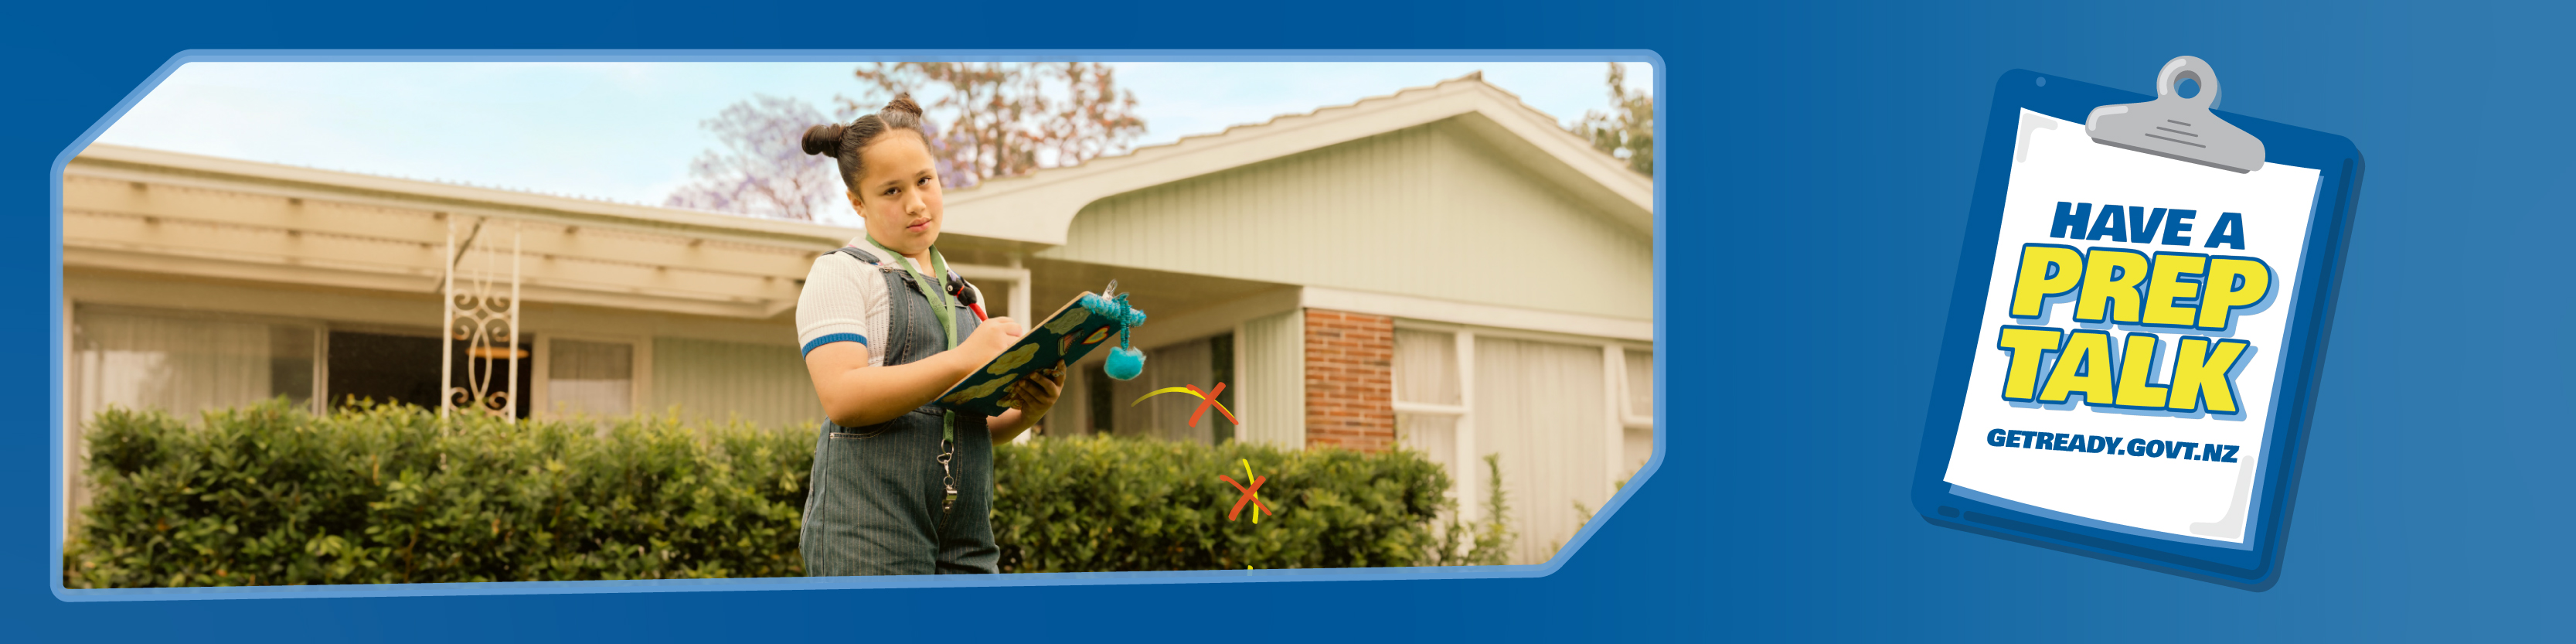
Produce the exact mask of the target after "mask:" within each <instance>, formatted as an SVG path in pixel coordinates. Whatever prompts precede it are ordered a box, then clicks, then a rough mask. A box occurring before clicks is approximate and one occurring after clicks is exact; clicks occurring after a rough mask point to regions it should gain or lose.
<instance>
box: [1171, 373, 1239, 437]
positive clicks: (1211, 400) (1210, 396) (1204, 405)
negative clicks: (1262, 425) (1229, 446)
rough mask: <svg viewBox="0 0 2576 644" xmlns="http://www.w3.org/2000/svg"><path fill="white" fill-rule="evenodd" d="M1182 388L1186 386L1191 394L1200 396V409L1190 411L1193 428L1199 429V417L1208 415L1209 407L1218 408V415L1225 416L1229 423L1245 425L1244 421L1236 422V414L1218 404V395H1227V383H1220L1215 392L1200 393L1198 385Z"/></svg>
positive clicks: (1217, 384)
mask: <svg viewBox="0 0 2576 644" xmlns="http://www.w3.org/2000/svg"><path fill="white" fill-rule="evenodd" d="M1182 386H1184V387H1189V388H1190V393H1193V394H1198V396H1199V408H1198V409H1195V410H1192V411H1190V426H1191V427H1197V426H1199V416H1202V415H1205V414H1207V410H1208V408H1209V407H1215V408H1216V413H1220V414H1225V419H1226V421H1227V422H1231V423H1234V424H1237V425H1241V424H1243V421H1240V420H1235V419H1234V412H1232V411H1229V410H1227V409H1226V408H1225V405H1219V404H1216V395H1217V394H1221V393H1225V383H1222V382H1220V383H1216V389H1215V390H1213V391H1199V386H1198V385H1182Z"/></svg>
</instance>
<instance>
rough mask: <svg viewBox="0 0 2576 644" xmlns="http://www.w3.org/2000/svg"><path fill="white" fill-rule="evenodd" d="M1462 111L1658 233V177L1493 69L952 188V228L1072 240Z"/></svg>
mask: <svg viewBox="0 0 2576 644" xmlns="http://www.w3.org/2000/svg"><path fill="white" fill-rule="evenodd" d="M1453 118H1455V119H1458V120H1459V122H1460V123H1461V124H1463V125H1465V126H1466V129H1467V130H1468V131H1470V132H1473V133H1475V134H1477V135H1478V136H1479V137H1481V138H1483V139H1485V140H1486V141H1487V142H1489V143H1491V144H1493V146H1494V148H1495V149H1496V150H1498V151H1500V152H1501V153H1502V154H1503V155H1504V156H1506V157H1508V158H1510V159H1511V160H1512V161H1514V162H1516V163H1517V164H1519V165H1521V166H1522V167H1524V168H1527V169H1529V170H1531V171H1532V173H1533V174H1535V175H1537V176H1540V177H1544V178H1546V179H1548V180H1549V181H1551V182H1552V183H1555V184H1556V186H1557V187H1558V188H1560V189H1563V190H1565V191H1566V192H1567V193H1568V194H1571V195H1573V196H1575V197H1577V198H1579V199H1582V200H1584V201H1586V202H1589V203H1591V204H1593V205H1595V206H1596V207H1599V208H1600V209H1601V210H1602V212H1605V213H1608V214H1610V215H1611V216H1612V217H1613V218H1615V219H1617V220H1618V221H1620V222H1621V223H1624V224H1626V225H1629V226H1632V227H1634V228H1636V229H1637V230H1638V231H1640V232H1646V233H1652V232H1653V230H1654V180H1653V179H1651V178H1648V177H1645V176H1641V175H1638V174H1637V173H1635V172H1632V171H1630V170H1628V168H1627V164H1625V163H1624V162H1621V161H1620V160H1618V159H1616V158H1612V157H1611V156H1610V155H1607V154H1602V153H1601V152H1599V151H1597V150H1594V149H1592V146H1591V144H1590V143H1589V142H1586V141H1584V140H1583V139H1582V138H1581V137H1577V136H1575V135H1574V133H1572V132H1567V131H1565V130H1564V128H1562V127H1559V126H1558V125H1557V123H1556V120H1555V119H1554V118H1551V117H1549V116H1548V115H1547V114H1545V113H1542V112H1539V111H1538V110H1536V109H1533V108H1531V107H1529V106H1528V105H1525V104H1522V103H1521V102H1520V98H1519V97H1517V96H1513V95H1512V94H1511V93H1510V92H1506V91H1503V89H1502V88H1499V87H1495V86H1493V85H1491V84H1488V83H1486V82H1485V81H1484V79H1483V78H1482V74H1481V73H1478V74H1469V75H1467V76H1463V77H1459V78H1454V79H1450V80H1446V81H1442V82H1440V83H1438V84H1435V85H1431V86H1428V87H1416V88H1411V89H1406V90H1403V91H1399V92H1396V93H1395V94H1392V95H1387V96H1379V97H1374V98H1366V99H1361V100H1360V101H1359V102H1356V103H1352V104H1349V105H1341V106H1334V107H1326V108H1322V109H1318V110H1315V111H1313V112H1308V113H1305V114H1291V115H1284V116H1280V117H1277V118H1273V119H1271V120H1270V121H1268V122H1265V123H1259V124H1253V125H1238V126H1234V127H1230V128H1226V129H1225V131H1223V132H1218V133H1216V134H1205V135H1198V136H1190V137H1183V138H1182V139H1181V140H1179V141H1174V142H1172V143H1169V144H1164V145H1157V146H1151V147H1146V148H1142V149H1138V150H1136V151H1134V152H1131V153H1128V154H1124V155H1120V156H1115V157H1105V158H1099V159H1093V160H1091V161H1089V162H1086V163H1083V164H1081V165H1075V166H1070V167H1063V168H1050V169H1046V170H1040V171H1037V172H1034V173H1030V174H1028V175H1025V176H1018V177H1005V178H999V179H990V180H987V181H985V182H984V183H983V184H982V185H979V186H976V187H974V188H970V189H966V190H960V191H956V192H952V193H949V195H948V197H947V203H946V205H945V210H946V213H945V214H946V220H947V221H946V222H944V223H943V224H942V228H943V229H944V230H945V231H947V232H951V233H962V234H967V235H973V236H977V237H989V238H996V239H1007V240H1013V241H1021V242H1028V243H1034V244H1044V245H1062V244H1064V243H1065V239H1066V235H1067V233H1068V231H1069V230H1070V229H1071V227H1072V225H1073V217H1074V215H1075V214H1077V213H1079V212H1081V211H1082V209H1083V207H1084V206H1088V205H1090V204H1091V203H1092V202H1094V201H1098V200H1100V199H1102V198H1105V197H1109V196H1113V195H1117V194H1121V193H1126V192H1131V191H1135V190H1140V189H1144V188H1148V187H1152V186H1156V185H1161V184H1166V183H1171V182H1174V181H1179V180H1182V179H1187V178H1190V177H1194V176H1199V175H1204V174H1210V173H1215V172H1221V171H1224V170H1228V169H1232V168H1237V167H1242V166H1246V165H1251V164H1254V163H1259V162H1262V161H1268V160H1271V159H1277V158H1280V157H1285V156H1290V155H1294V154H1298V153H1301V152H1306V151H1309V150H1314V149H1318V148H1323V147H1327V146H1332V145H1336V144H1340V143H1346V142H1349V141H1354V140H1358V139H1361V138H1366V137H1369V136H1374V135H1378V134H1384V133H1387V132H1393V131H1396V130H1401V129H1405V128H1409V127H1414V126H1418V125H1423V124H1427V123H1432V122H1435V121H1441V120H1446V119H1453Z"/></svg>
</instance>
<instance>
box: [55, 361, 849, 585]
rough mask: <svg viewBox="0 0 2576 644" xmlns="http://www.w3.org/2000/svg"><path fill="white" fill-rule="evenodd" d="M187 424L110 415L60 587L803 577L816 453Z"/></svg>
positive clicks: (464, 430) (654, 429) (688, 432)
mask: <svg viewBox="0 0 2576 644" xmlns="http://www.w3.org/2000/svg"><path fill="white" fill-rule="evenodd" d="M205 420H206V422H205V426H204V427H202V428H189V427H186V426H185V425H183V424H181V423H179V422H178V421H176V420H174V419H172V418H170V417H168V416H166V415H162V414H157V413H153V414H146V413H135V412H130V411H123V410H111V411H108V412H105V413H102V414H100V415H99V416H98V417H97V418H95V419H94V421H93V422H92V423H91V425H90V462H89V473H90V476H91V477H92V479H93V481H95V483H94V486H93V489H94V490H96V492H95V494H94V496H93V497H92V502H91V505H90V506H89V507H88V508H87V509H86V510H85V512H86V516H85V517H84V520H83V521H82V522H81V525H80V529H79V531H78V533H76V534H75V535H74V537H73V539H72V540H71V542H70V543H68V544H66V547H65V548H64V555H63V556H64V562H63V565H64V577H65V579H64V583H65V584H66V585H67V586H69V587H72V588H130V587H146V586H234V585H283V584H349V583H402V582H460V581H539V580H576V579H668V578H689V577H760V576H784V575H798V574H802V573H803V571H802V566H803V561H802V560H801V559H800V558H799V557H798V556H797V551H796V539H797V530H796V528H797V519H798V511H799V510H800V509H801V508H802V507H803V505H804V500H805V494H804V491H803V490H804V486H805V475H806V464H807V463H809V462H810V461H811V460H812V458H813V455H812V451H813V447H812V442H811V440H812V439H810V438H805V437H804V435H801V434H790V433H786V432H777V431H760V430H754V429H750V428H746V427H739V426H735V427H722V428H715V429H712V430H705V431H700V430H694V429H691V428H687V427H683V426H681V425H679V424H678V423H677V422H675V421H672V420H668V419H650V418H646V419H636V420H630V421H627V422H624V423H620V424H617V425H615V426H613V427H610V428H608V429H607V430H606V431H605V432H604V433H602V432H599V431H598V430H594V429H593V428H592V427H590V426H587V425H573V424H566V423H550V422H537V423H528V424H524V425H517V426H513V425H509V424H505V423H502V422H499V421H497V420H494V419H490V418H487V417H483V416H479V415H473V414H458V415H457V416H456V417H455V418H454V419H452V420H450V421H448V422H446V423H444V424H442V423H441V421H440V419H439V418H438V416H437V414H436V413H434V412H428V411H424V410H421V409H419V408H415V407H400V406H385V405H377V406H371V407H366V408H349V409H344V410H342V411H340V412H339V413H336V414H333V415H330V416H323V417H315V416H311V415H308V414H305V413H303V412H301V411H299V410H295V409H291V408H289V407H288V406H286V405H284V404H283V403H270V404H263V405H257V406H252V407H248V408H243V409H236V410H227V411H217V412H210V413H208V414H207V415H206V418H205Z"/></svg>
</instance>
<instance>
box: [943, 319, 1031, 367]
mask: <svg viewBox="0 0 2576 644" xmlns="http://www.w3.org/2000/svg"><path fill="white" fill-rule="evenodd" d="M1027 334H1028V330H1027V329H1025V328H1022V327H1021V326H1020V321H1019V320H1013V319H1010V318H993V319H989V320H985V321H984V323H983V324H981V325H977V326H976V327H975V332H974V333H972V334H968V335H967V336H966V341H964V342H959V343H957V348H956V349H953V351H956V352H957V354H958V357H960V358H963V359H964V361H965V362H966V364H964V365H961V368H964V369H975V368H978V367H982V366H984V363H987V362H992V361H993V359H994V358H999V357H1002V352H1004V351H1009V350H1011V343H1014V342H1018V341H1020V336H1022V335H1027Z"/></svg>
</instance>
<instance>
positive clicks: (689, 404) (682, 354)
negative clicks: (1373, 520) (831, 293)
mask: <svg viewBox="0 0 2576 644" xmlns="http://www.w3.org/2000/svg"><path fill="white" fill-rule="evenodd" d="M672 405H679V406H680V414H681V416H683V417H688V418H697V419H703V420H713V421H722V420H725V419H727V418H741V419H742V420H745V421H749V422H752V423H756V424H760V425H764V426H776V425H803V426H811V425H813V424H814V423H817V422H820V421H821V420H822V419H823V405H822V403H821V402H820V401H817V400H816V399H815V398H814V382H813V380H812V378H811V377H809V376H807V375H806V373H805V360H804V358H803V357H801V356H798V355H797V352H796V347H793V346H788V345H767V344H746V343H738V342H717V341H712V340H690V339H683V338H654V339H653V398H652V399H651V400H648V401H645V406H644V410H643V411H646V412H650V413H654V414H661V413H663V412H666V411H668V410H670V408H671V406H672Z"/></svg>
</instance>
